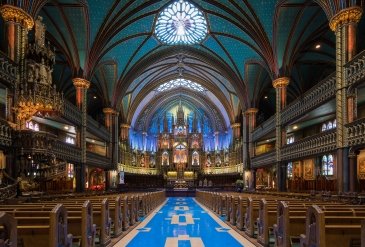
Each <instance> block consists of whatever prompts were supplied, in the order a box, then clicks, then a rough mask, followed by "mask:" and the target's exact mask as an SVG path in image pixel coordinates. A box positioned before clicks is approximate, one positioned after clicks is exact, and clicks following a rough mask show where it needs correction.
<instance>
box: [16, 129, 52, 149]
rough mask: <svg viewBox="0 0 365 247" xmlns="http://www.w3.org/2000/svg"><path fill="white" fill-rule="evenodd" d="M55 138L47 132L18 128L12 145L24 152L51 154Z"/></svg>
mask: <svg viewBox="0 0 365 247" xmlns="http://www.w3.org/2000/svg"><path fill="white" fill-rule="evenodd" d="M56 138H57V137H56V136H55V135H54V134H51V133H48V132H43V131H33V130H19V131H16V132H15V134H14V146H15V147H16V148H17V149H19V151H20V153H24V154H26V153H28V154H42V155H52V154H53V144H54V142H55V141H56Z"/></svg>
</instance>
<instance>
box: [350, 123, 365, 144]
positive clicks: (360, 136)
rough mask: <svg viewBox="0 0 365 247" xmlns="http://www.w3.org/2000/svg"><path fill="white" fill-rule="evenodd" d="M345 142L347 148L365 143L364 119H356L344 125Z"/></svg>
mask: <svg viewBox="0 0 365 247" xmlns="http://www.w3.org/2000/svg"><path fill="white" fill-rule="evenodd" d="M346 129H347V142H348V145H349V146H356V145H361V144H364V143H365V118H361V119H358V120H356V121H354V122H352V123H350V124H347V125H346Z"/></svg>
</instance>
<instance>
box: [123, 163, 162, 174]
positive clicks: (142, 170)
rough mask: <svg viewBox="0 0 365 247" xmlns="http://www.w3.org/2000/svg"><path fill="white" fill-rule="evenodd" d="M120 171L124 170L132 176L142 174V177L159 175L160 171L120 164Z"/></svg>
mask: <svg viewBox="0 0 365 247" xmlns="http://www.w3.org/2000/svg"><path fill="white" fill-rule="evenodd" d="M118 168H119V169H123V171H124V172H125V173H131V174H141V175H159V174H160V171H159V170H158V169H157V168H146V167H136V166H128V165H123V164H119V165H118Z"/></svg>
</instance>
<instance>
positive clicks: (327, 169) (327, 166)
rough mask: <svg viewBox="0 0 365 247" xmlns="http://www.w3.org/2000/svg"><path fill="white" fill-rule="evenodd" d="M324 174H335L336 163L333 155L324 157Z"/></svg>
mask: <svg viewBox="0 0 365 247" xmlns="http://www.w3.org/2000/svg"><path fill="white" fill-rule="evenodd" d="M322 175H325V176H333V175H334V164H333V156H332V155H331V154H330V155H323V157H322Z"/></svg>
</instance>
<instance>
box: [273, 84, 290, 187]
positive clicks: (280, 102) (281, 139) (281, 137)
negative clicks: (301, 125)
mask: <svg viewBox="0 0 365 247" xmlns="http://www.w3.org/2000/svg"><path fill="white" fill-rule="evenodd" d="M289 81H290V79H289V78H288V77H280V78H277V79H276V80H274V81H273V82H272V85H273V87H274V88H275V91H276V145H275V149H276V173H277V176H276V178H277V181H276V185H277V188H278V191H286V170H285V171H283V169H285V167H286V166H285V165H283V164H282V162H281V147H282V146H283V144H284V143H285V128H284V126H282V124H281V111H282V110H283V109H284V107H285V106H286V88H287V86H288V85H289Z"/></svg>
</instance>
